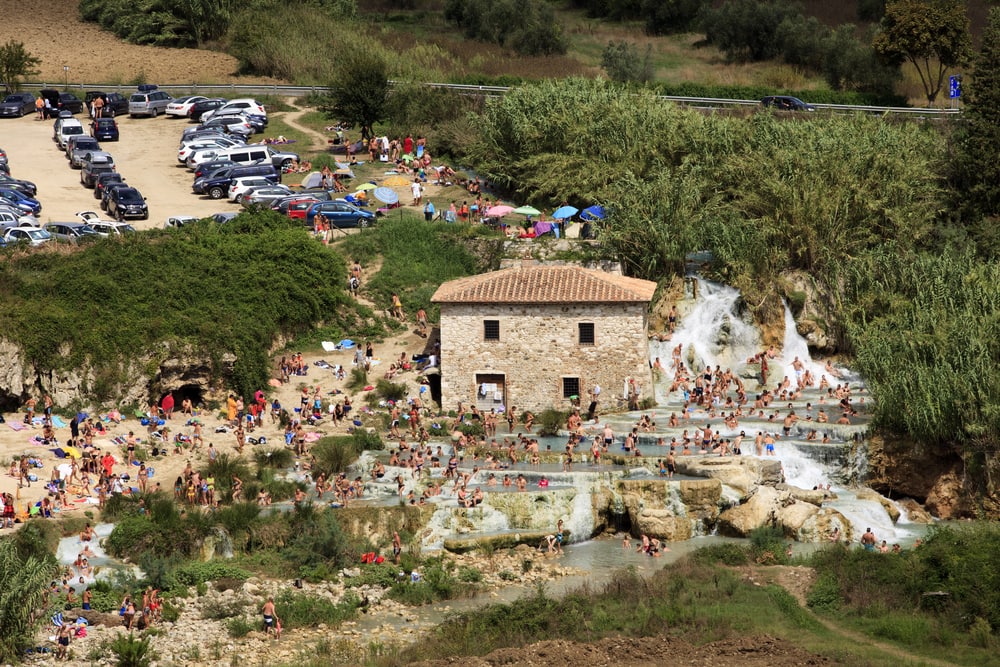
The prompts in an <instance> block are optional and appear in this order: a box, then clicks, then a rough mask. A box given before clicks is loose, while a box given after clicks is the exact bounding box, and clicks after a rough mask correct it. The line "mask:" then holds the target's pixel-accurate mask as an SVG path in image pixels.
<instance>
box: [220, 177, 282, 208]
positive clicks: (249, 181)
mask: <svg viewBox="0 0 1000 667" xmlns="http://www.w3.org/2000/svg"><path fill="white" fill-rule="evenodd" d="M259 185H274V182H273V181H270V180H268V179H266V178H264V177H262V176H246V177H244V178H234V179H233V181H232V183H230V184H229V201H234V202H236V203H237V204H238V203H240V202H241V201H243V199H242V198H241V195H242V194H243V193H244V192H246V191H247V190H249V189H250V188H253V187H257V186H259Z"/></svg>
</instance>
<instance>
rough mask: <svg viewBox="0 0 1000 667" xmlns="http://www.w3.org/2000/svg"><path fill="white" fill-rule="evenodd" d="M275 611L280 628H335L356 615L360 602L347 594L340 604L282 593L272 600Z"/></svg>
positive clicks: (307, 596)
mask: <svg viewBox="0 0 1000 667" xmlns="http://www.w3.org/2000/svg"><path fill="white" fill-rule="evenodd" d="M274 604H275V611H276V613H277V614H278V618H280V619H281V623H282V627H285V628H288V629H290V630H291V629H295V628H315V627H316V626H318V625H320V624H323V623H325V624H326V625H328V626H336V625H339V624H341V623H343V622H344V621H349V620H351V619H352V618H354V617H355V616H356V615H357V609H358V605H359V604H360V601H359V600H358V598H357V597H356V596H354V595H351V594H347V595H344V597H343V598H342V599H341V600H340V602H333V601H331V600H329V599H327V598H323V597H319V596H317V595H307V594H304V593H294V592H292V591H283V592H282V593H281V594H279V595H278V596H277V597H275V599H274Z"/></svg>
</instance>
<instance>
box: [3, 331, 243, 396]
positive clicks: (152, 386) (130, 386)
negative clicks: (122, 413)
mask: <svg viewBox="0 0 1000 667" xmlns="http://www.w3.org/2000/svg"><path fill="white" fill-rule="evenodd" d="M70 352H71V351H70V350H69V349H68V348H66V349H63V350H61V355H62V356H63V357H64V358H65V359H67V360H68V359H69V356H70ZM217 362H218V366H215V365H213V363H212V362H211V361H210V360H209V358H208V356H207V355H206V354H204V353H199V352H197V351H196V350H194V349H193V348H191V347H189V346H177V345H172V344H169V343H163V344H161V346H160V347H159V348H158V349H157V350H153V351H151V352H149V353H146V354H143V355H139V356H137V357H133V358H128V359H122V360H121V361H120V362H119V365H118V366H117V367H110V368H109V367H99V368H98V367H93V366H91V365H90V364H89V363H83V364H80V365H76V366H72V367H70V365H69V363H68V361H67V363H66V366H65V367H59V368H38V367H35V366H33V365H32V364H30V363H27V362H26V361H25V356H24V354H23V352H22V349H21V347H20V346H19V345H17V344H16V343H14V342H13V341H10V340H8V339H6V338H0V399H3V400H6V401H8V402H11V403H15V404H18V405H20V404H21V403H23V402H24V401H25V400H27V398H28V397H29V396H31V395H34V396H35V398H36V399H40V398H41V396H40V395H39V394H43V393H46V394H49V395H50V396H52V400H53V402H54V403H55V404H56V406H69V405H77V406H81V407H85V408H88V409H91V410H94V409H98V408H100V407H102V406H101V405H98V404H95V402H99V401H100V400H101V397H113V401H114V403H116V404H120V405H127V404H136V405H143V404H145V403H147V402H148V401H149V400H153V399H159V397H160V396H162V395H164V394H166V393H167V392H170V391H177V390H179V389H182V388H189V387H194V388H196V389H197V392H198V393H199V394H200V395H201V396H202V397H206V398H208V397H212V394H213V392H214V391H216V390H218V389H219V388H220V387H222V386H223V383H224V382H225V380H227V379H228V378H230V377H231V376H232V373H233V365H234V364H235V362H236V355H234V354H232V353H229V352H223V353H222V354H220V355H218V358H217Z"/></svg>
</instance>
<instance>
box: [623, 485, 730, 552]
mask: <svg viewBox="0 0 1000 667" xmlns="http://www.w3.org/2000/svg"><path fill="white" fill-rule="evenodd" d="M617 491H618V493H619V494H620V495H621V499H622V502H623V503H624V505H625V509H626V512H627V513H628V516H629V521H630V522H631V524H632V532H633V533H634V534H637V535H638V534H645V535H649V536H651V537H657V538H660V539H664V540H668V541H671V542H674V541H679V540H687V539H690V538H691V537H693V536H694V535H696V534H699V533H703V532H705V531H706V530H707V529H708V528H710V527H711V526H712V525H714V523H715V520H716V519H717V518H718V516H719V501H720V499H721V497H722V484H721V483H720V482H719V481H718V480H714V479H706V480H697V481H695V480H685V481H681V482H676V481H671V480H666V479H648V480H622V481H620V482H619V483H618V485H617Z"/></svg>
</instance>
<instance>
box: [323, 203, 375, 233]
mask: <svg viewBox="0 0 1000 667" xmlns="http://www.w3.org/2000/svg"><path fill="white" fill-rule="evenodd" d="M319 213H322V214H323V217H324V218H326V219H327V222H329V223H330V226H331V227H336V228H345V227H367V226H368V225H371V224H372V223H374V222H375V214H374V213H372V212H371V211H364V210H362V209H360V208H358V207H357V206H353V205H351V204H348V203H347V202H346V201H341V200H334V201H321V202H317V203H315V204H313V205H312V206H310V207H309V210H308V211H306V224H307V225H309V226H310V227H312V226H313V224H314V223H315V220H316V215H317V214H319Z"/></svg>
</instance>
